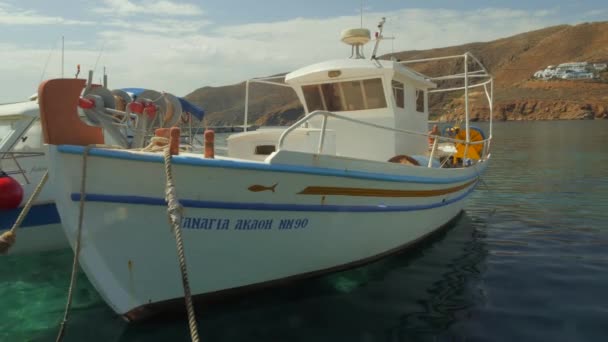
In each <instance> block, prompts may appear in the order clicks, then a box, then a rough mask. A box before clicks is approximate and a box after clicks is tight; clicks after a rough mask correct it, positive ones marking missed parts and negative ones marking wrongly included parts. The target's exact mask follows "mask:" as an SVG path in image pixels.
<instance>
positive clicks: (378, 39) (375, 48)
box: [372, 17, 386, 59]
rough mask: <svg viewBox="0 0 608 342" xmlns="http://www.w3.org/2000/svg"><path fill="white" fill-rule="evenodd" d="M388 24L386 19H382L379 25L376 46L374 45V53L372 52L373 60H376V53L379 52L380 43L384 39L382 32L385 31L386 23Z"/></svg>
mask: <svg viewBox="0 0 608 342" xmlns="http://www.w3.org/2000/svg"><path fill="white" fill-rule="evenodd" d="M385 22H386V18H385V17H382V20H380V23H379V24H378V32H376V45H374V51H373V52H372V59H376V52H378V45H380V41H381V40H382V39H383V38H384V37H382V30H383V29H384V23H385Z"/></svg>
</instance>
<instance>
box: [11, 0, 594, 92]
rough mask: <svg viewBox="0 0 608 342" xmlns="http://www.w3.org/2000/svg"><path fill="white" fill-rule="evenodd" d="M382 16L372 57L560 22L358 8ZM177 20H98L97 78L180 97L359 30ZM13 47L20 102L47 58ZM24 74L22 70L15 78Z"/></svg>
mask: <svg viewBox="0 0 608 342" xmlns="http://www.w3.org/2000/svg"><path fill="white" fill-rule="evenodd" d="M107 3H113V4H117V3H118V2H115V1H107ZM120 3H121V4H123V5H124V6H126V7H125V8H126V10H125V11H126V12H127V13H132V14H134V13H137V12H135V11H137V10H133V9H129V8H130V7H129V6H132V5H133V2H120ZM157 3H158V2H154V1H153V2H152V4H157ZM125 4H126V5H125ZM117 6H119V5H117ZM120 6H122V5H120ZM133 6H135V5H133ZM187 6H188V5H187ZM147 7H148V8H153V6H152V7H151V6H147ZM114 8H117V7H114ZM200 12H201V13H202V11H200ZM381 17H386V18H387V23H386V25H385V36H394V37H396V39H395V40H391V41H385V42H383V43H382V44H381V45H380V49H379V52H378V54H380V55H381V54H385V53H390V52H393V51H395V52H398V51H404V50H422V49H429V48H436V47H444V46H451V45H459V44H463V43H468V42H474V41H490V40H494V39H498V38H502V37H507V36H510V35H514V34H517V33H521V32H526V31H530V30H534V29H539V28H542V27H546V26H551V25H555V24H561V23H563V20H562V18H560V17H559V9H557V10H556V9H545V10H539V11H531V12H528V11H521V10H514V9H508V8H486V9H479V10H466V11H465V10H462V11H460V10H448V9H432V10H431V9H403V10H398V11H393V12H369V11H367V12H366V13H365V18H364V23H365V26H366V27H369V28H370V29H371V28H375V25H376V23H377V20H379V19H380V18H381ZM182 18H187V20H179V18H176V17H173V18H171V17H165V16H164V17H162V18H159V17H153V18H152V19H149V20H147V21H146V22H145V23H143V24H142V23H141V21H137V22H130V21H128V20H123V19H120V18H118V19H117V18H115V17H114V18H109V19H107V20H105V21H103V22H100V23H99V24H98V30H97V31H96V34H97V37H96V38H97V42H98V45H100V46H101V45H104V49H103V50H104V51H103V53H102V55H101V58H100V60H99V65H98V68H97V69H98V70H97V71H98V72H97V75H96V79H97V78H98V77H99V75H98V74H99V70H101V68H102V67H103V66H106V67H107V70H108V73H109V80H110V86H111V88H112V89H114V88H119V87H129V86H141V87H147V88H151V89H156V90H163V91H168V92H171V93H173V94H175V95H185V94H187V93H189V92H191V91H193V90H194V89H197V88H199V87H202V86H208V85H225V84H231V83H236V82H240V81H243V80H245V79H248V78H251V77H256V76H266V75H272V74H278V73H281V72H288V71H291V70H295V69H297V68H299V67H302V66H305V65H308V64H311V63H315V62H319V61H323V60H327V59H336V58H348V56H350V52H351V51H350V47H348V46H346V45H345V44H343V43H341V42H340V40H339V37H340V32H341V30H343V29H345V28H350V27H358V26H359V24H360V17H359V15H358V14H355V13H353V15H350V16H341V17H332V18H323V19H313V18H293V19H290V20H283V21H277V22H270V23H263V22H259V23H250V24H242V25H225V26H219V27H214V26H210V25H208V24H209V22H207V21H205V20H198V19H199V18H198V17H182ZM583 19H585V18H583ZM203 28H204V29H203ZM14 45H15V46H13V47H8V48H2V51H10V52H8V53H6V56H7V57H6V62H5V63H4V65H10V66H11V67H10V68H8V67H7V68H5V69H2V66H0V69H2V75H3V77H5V76H6V77H8V79H15V80H17V79H18V80H19V85H18V87H11V88H10V89H7V91H6V92H4V93H3V94H2V95H0V96H5V97H7V96H8V95H9V94H12V95H13V96H12V98H11V100H14V99H18V97H16V96H15V94H18V93H17V92H18V91H19V94H22V95H21V98H25V97H27V96H29V95H30V94H31V93H32V92H33V91H32V90H35V88H36V86H37V83H38V82H39V80H40V74H41V69H42V67H43V65H44V62H45V60H46V58H47V56H48V50H47V51H43V50H35V49H30V48H24V47H23V46H21V47H20V46H17V43H15V44H14ZM372 47H373V44H371V43H370V44H368V45H367V46H366V47H365V52H366V56H369V55H370V53H371V49H372ZM98 55H99V49H97V50H93V49H91V47H90V46H88V45H85V46H79V45H70V46H67V45H66V70H70V72H67V71H66V74H70V73H72V70H73V69H74V66H75V65H76V64H81V65H82V70H83V74H84V73H86V70H87V69H89V68H93V67H94V63H95V61H96V59H97V56H98ZM3 60H4V55H3ZM23 68H28V71H27V72H25V73H24V72H23V71H22V69H23ZM59 70H60V66H59V57H55V59H53V60H51V62H50V63H49V67H48V70H47V72H46V74H45V77H57V76H58V74H59V72H60V71H59ZM27 82H29V83H27ZM26 83H27V84H28V85H27V87H26V86H25V85H26Z"/></svg>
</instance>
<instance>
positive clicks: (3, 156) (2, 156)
mask: <svg viewBox="0 0 608 342" xmlns="http://www.w3.org/2000/svg"><path fill="white" fill-rule="evenodd" d="M40 156H44V153H43V152H9V151H6V152H5V151H0V161H2V160H11V161H13V163H15V168H16V170H6V169H2V171H4V173H6V174H7V175H21V176H22V177H23V179H25V183H26V184H30V180H29V178H27V171H26V170H25V169H24V168H23V167H22V166H21V164H20V163H19V161H18V160H17V159H21V158H28V157H40Z"/></svg>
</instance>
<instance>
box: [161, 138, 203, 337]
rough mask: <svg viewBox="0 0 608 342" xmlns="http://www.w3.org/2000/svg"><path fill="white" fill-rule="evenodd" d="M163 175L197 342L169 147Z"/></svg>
mask: <svg viewBox="0 0 608 342" xmlns="http://www.w3.org/2000/svg"><path fill="white" fill-rule="evenodd" d="M164 156H165V175H166V179H167V182H166V189H165V200H166V201H167V214H168V215H169V224H170V225H171V227H172V229H173V233H174V234H175V242H176V245H177V256H178V259H179V269H180V271H181V274H182V285H183V287H184V299H185V300H186V310H187V312H188V326H189V327H190V337H191V339H192V341H193V342H198V341H199V337H198V327H197V324H196V314H195V313H194V305H193V304H192V294H191V292H190V282H189V281H188V271H187V267H186V255H185V253H184V242H183V240H182V232H181V227H180V226H181V221H182V206H181V204H180V203H179V201H178V199H177V193H176V191H175V184H174V182H173V172H172V167H171V152H170V150H169V146H168V145H167V147H166V148H165V154H164Z"/></svg>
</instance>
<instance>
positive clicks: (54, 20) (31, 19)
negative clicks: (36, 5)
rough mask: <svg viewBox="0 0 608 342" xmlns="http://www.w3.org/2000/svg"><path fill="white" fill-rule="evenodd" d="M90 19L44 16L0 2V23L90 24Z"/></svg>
mask: <svg viewBox="0 0 608 342" xmlns="http://www.w3.org/2000/svg"><path fill="white" fill-rule="evenodd" d="M92 24H93V22H91V21H82V20H71V19H65V18H62V17H53V16H46V15H41V14H38V13H36V12H35V11H31V10H24V9H20V8H17V7H14V6H12V5H9V4H6V3H3V2H0V25H92Z"/></svg>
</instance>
